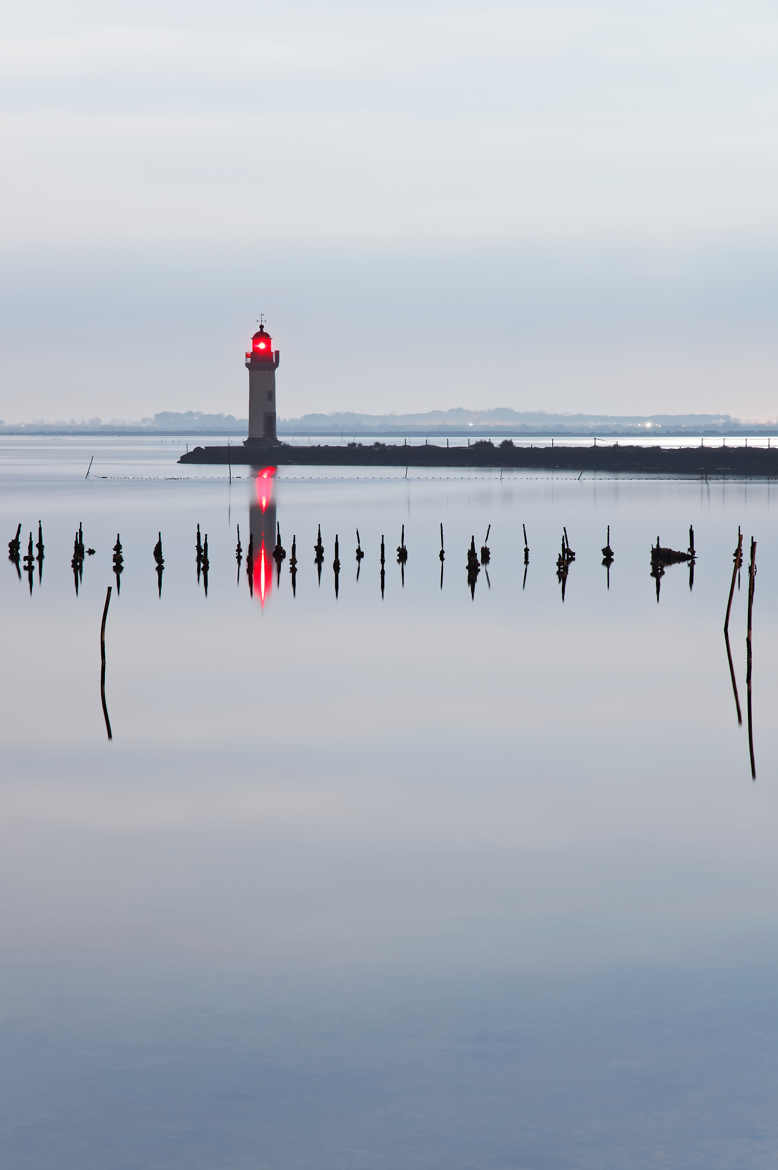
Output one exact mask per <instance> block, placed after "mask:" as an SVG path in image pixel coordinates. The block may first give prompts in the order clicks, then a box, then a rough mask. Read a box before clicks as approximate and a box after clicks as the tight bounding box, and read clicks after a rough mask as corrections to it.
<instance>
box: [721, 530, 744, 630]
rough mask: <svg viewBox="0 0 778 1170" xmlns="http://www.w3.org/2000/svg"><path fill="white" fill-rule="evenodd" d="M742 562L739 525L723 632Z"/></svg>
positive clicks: (726, 625)
mask: <svg viewBox="0 0 778 1170" xmlns="http://www.w3.org/2000/svg"><path fill="white" fill-rule="evenodd" d="M742 563H743V533H742V532H741V531H740V525H738V530H737V546H736V548H735V551H734V553H733V554H732V580H731V581H730V583H729V597H728V598H727V612H726V614H725V617H724V633H725V634H726V632H727V630H728V629H729V615H730V613H731V612H732V598H733V596H734V593H735V578H736V577H737V574H738V572H739V570H740V566H741V564H742Z"/></svg>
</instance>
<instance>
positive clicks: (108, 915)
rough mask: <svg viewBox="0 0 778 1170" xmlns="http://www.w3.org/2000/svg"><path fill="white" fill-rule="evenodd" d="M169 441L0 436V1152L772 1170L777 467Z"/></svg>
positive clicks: (98, 1157) (124, 1167)
mask: <svg viewBox="0 0 778 1170" xmlns="http://www.w3.org/2000/svg"><path fill="white" fill-rule="evenodd" d="M198 441H201V440H198ZM185 445H186V442H185V440H183V439H180V440H179V439H176V438H174V437H170V438H165V439H148V438H135V439H131V438H124V439H104V438H91V437H90V438H66V439H64V438H63V439H57V438H41V439H32V438H23V439H14V438H10V437H8V438H3V439H0V533H2V534H3V540H6V541H7V540H11V539H12V537H13V536H14V534H15V532H16V528H17V524H19V523H21V525H22V528H21V550H20V551H21V556H20V563H19V568H18V570H17V567H16V565H15V563H14V562H13V561H9V560H6V556H5V551H4V552H3V563H2V568H1V571H0V647H1V653H2V673H1V674H0V739H1V750H2V757H1V763H0V776H1V779H0V802H1V805H0V808H1V810H2V816H1V817H0V880H1V882H2V890H3V897H2V901H1V902H0V945H1V946H2V960H1V961H0V1084H1V1085H2V1092H0V1150H2V1155H1V1156H0V1163H1V1164H2V1165H3V1166H7V1167H9V1170H624V1168H630V1170H655V1168H659V1167H667V1168H671V1170H741V1168H742V1170H762V1168H765V1170H766V1168H767V1167H770V1168H772V1167H774V1165H775V1159H776V1150H778V978H777V976H778V968H777V962H778V897H777V896H776V890H778V797H777V796H776V790H777V789H778V721H776V719H775V716H774V706H773V704H774V703H775V701H776V696H777V695H778V688H777V687H776V675H777V674H778V532H777V531H776V520H778V484H774V483H772V482H769V481H764V480H752V481H743V480H733V479H727V480H720V479H717V480H713V479H711V480H710V481H705V480H701V479H677V480H672V481H670V480H658V479H653V478H639V477H623V478H614V477H608V476H603V475H599V476H592V475H590V474H588V473H587V474H586V475H582V476H581V477H578V476H576V475H566V474H561V473H557V474H551V473H547V474H543V473H536V474H535V473H533V474H527V473H526V472H516V473H511V474H507V473H504V474H502V476H501V474H500V472H482V471H479V472H477V473H475V472H474V473H472V474H462V473H457V474H455V473H453V472H452V473H450V474H449V473H446V472H443V471H441V472H436V473H434V474H429V473H427V472H423V471H420V470H414V469H410V470H409V471H408V474H407V478H406V476H405V474H404V471H394V470H387V471H385V472H383V471H382V470H381V469H376V468H370V469H369V470H365V472H364V473H359V472H358V471H352V470H348V471H344V470H342V469H338V468H331V469H328V468H316V469H313V470H311V469H302V468H301V469H295V468H284V469H281V470H280V471H279V472H278V473H274V471H273V469H272V468H266V469H262V470H263V471H264V474H262V471H258V472H257V473H252V472H251V471H250V470H249V469H248V468H246V467H239V468H236V469H235V470H234V471H233V474H232V479H231V481H230V478H229V469H225V468H223V467H215V468H207V467H196V466H195V467H192V466H185V467H182V466H178V465H177V464H176V458H177V456H178V455H179V454H180V453H181V452H182V451H183V450H184V449H185ZM92 457H93V462H92V465H91V469H90V470H89V474H88V476H87V474H86V473H87V468H88V466H89V463H90V459H92ZM39 521H40V522H41V525H42V533H43V540H44V545H45V550H44V557H43V560H42V562H39V561H38V560H34V561H33V564H32V566H31V570H32V571H31V572H27V571H26V566H25V565H24V563H23V560H22V558H23V555H24V554H25V553H26V552H27V545H28V534H30V533H31V534H32V539H33V543H35V542H36V541H37V536H38V522H39ZM79 524H81V525H82V531H83V538H84V548H85V555H84V561H83V568H82V571H79V568H78V566H76V568H75V569H74V567H73V566H72V564H71V560H72V558H73V552H74V538H75V534H76V532H77V530H78V528H79ZM198 524H199V525H200V531H201V539H203V540H204V538H205V536H206V535H207V538H208V572H207V591H206V580H205V578H206V574H205V573H204V572H203V571H202V565H201V571H200V573H199V576H198V572H197V565H196V559H195V544H196V529H197V525H198ZM441 524H442V526H443V540H444V549H445V557H444V560H443V561H441V559H440V557H439V552H440V547H441V535H440V526H441ZM319 525H320V526H321V536H322V543H323V547H324V556H323V561H322V564H321V576H320V579H319V575H318V572H317V566H316V564H315V562H314V545H315V543H316V539H317V532H318V526H319ZM522 525H526V533H527V544H528V547H529V554H528V563H527V564H525V554H524V533H523V528H522ZM690 525H693V528H694V536H695V550H696V560H695V562H694V564H693V566H692V567H691V570H690V566H689V565H688V564H685V563H684V564H678V565H672V566H670V567H668V568H667V569H666V571H665V572H664V573H663V574H661V575H660V576H659V578H657V576H656V575H655V576H652V575H651V557H650V550H651V545H652V544H654V543H655V542H656V540H657V537H659V538H660V540H661V544H662V545H663V546H671V547H674V548H676V549H679V550H681V551H685V550H686V549H687V547H688V543H689V526H690ZM489 526H491V527H490V528H489ZM608 526H610V543H611V545H612V547H613V551H614V560H613V563H612V565H611V566H610V568H608V567H607V566H605V565H603V563H602V560H603V558H602V553H601V548H602V546H604V545H605V544H606V533H607V528H608ZM738 526H740V527H741V529H742V532H743V536H744V550H745V561H744V564H743V567H742V569H741V570H740V573H739V574H736V579H735V587H734V595H733V604H732V616H731V620H730V631H729V635H730V650H731V662H732V666H731V669H730V662H729V659H728V656H727V647H726V644H725V641H724V636H723V632H722V626H723V621H724V613H725V609H726V604H727V596H728V593H729V589H730V583H731V579H732V569H733V560H732V554H733V551H734V548H735V545H736V543H737V535H738ZM238 528H239V529H240V543H241V560H240V562H238V561H237V560H236V555H235V553H236V545H237V543H238ZM487 529H489V536H488V540H487V539H486V534H487ZM563 529H566V532H567V537H568V540H569V544H570V547H571V548H572V549H573V550H574V551H575V553H576V556H575V559H574V560H573V561H572V562H571V563H570V565H569V568H568V571H567V574H566V575H565V576H564V577H563V579H560V575H559V573H558V572H557V557H558V556H559V553H560V548H561V541H562V535H563ZM357 530H358V531H359V541H360V547H361V548H362V549H363V550H364V554H365V555H364V558H363V559H362V561H361V562H360V563H358V562H357V559H356V555H355V553H356V548H357ZM403 534H404V541H405V545H406V547H407V550H408V557H407V563H406V564H405V565H404V566H401V565H399V564H398V563H397V555H396V549H397V546H398V545H400V544H401V539H402V537H403ZM278 535H280V542H281V544H282V546H283V548H284V549H285V552H286V557H285V559H284V560H282V561H281V562H280V571H279V570H278V568H277V565H276V562H275V561H274V560H273V556H272V552H273V548H274V546H275V544H276V539H277V536H278ZM382 535H383V537H384V542H385V550H386V560H385V568H384V580H383V592H382V587H381V571H380V570H381V566H380V543H381V537H382ZM158 536H160V537H161V545H162V559H163V560H164V565H163V566H162V569H161V572H159V571H158V570H157V565H156V562H155V559H154V555H153V550H154V546H155V543H156V542H157V540H158ZM336 536H337V537H338V555H339V560H340V562H341V563H340V572H339V573H338V575H337V592H336V581H335V573H334V571H333V561H334V559H335V538H336ZM752 536H753V537H754V538H755V539H756V541H757V548H756V565H757V573H756V577H755V583H754V600H753V636H752V647H753V659H752V676H751V690H750V695H749V690H748V687H747V680H746V622H747V601H748V586H749V573H748V562H749V548H750V544H749V542H750V538H751V537H752ZM117 537H118V539H119V542H120V544H121V551H122V561H121V568H122V571H121V572H120V573H119V574H118V575H117V574H116V573H115V572H114V565H113V554H112V549H113V548H114V546H115V544H116V543H117ZM293 538H294V539H295V550H296V556H297V572H296V574H294V576H293V575H292V574H291V573H290V569H289V564H290V560H291V553H292V541H293ZM471 538H473V540H474V546H475V548H476V550H477V554H478V559H479V571H478V573H477V575H476V579H475V581H473V582H471V583H470V584H469V583H468V579H467V570H466V565H467V551H468V548H469V546H470V543H471ZM250 544H251V551H252V554H253V555H252V561H251V565H250V571H247V568H248V566H247V554H248V551H249V545H250ZM482 545H484V546H486V547H488V563H487V564H484V565H483V566H481V564H480V561H481V556H480V553H481V546H482ZM3 549H5V545H3ZM88 549H94V554H90V553H88V552H87V551H86V550H88ZM738 578H739V579H738ZM293 585H294V588H293ZM108 586H111V598H110V603H109V606H108V611H107V617H106V626H105V651H106V653H105V671H104V675H103V687H102V692H101V655H100V625H101V618H102V615H103V611H104V606H105V600H106V590H107V587H108ZM117 586H118V587H117ZM563 587H564V595H563ZM103 700H104V701H103ZM749 705H750V708H751V733H752V740H753V751H754V760H753V763H754V772H755V779H754V778H752V762H751V757H750V751H749V736H748V731H749V728H748V723H749V719H748V709H749ZM738 712H739V714H740V720H742V721H740V720H739V717H738ZM109 734H110V738H109Z"/></svg>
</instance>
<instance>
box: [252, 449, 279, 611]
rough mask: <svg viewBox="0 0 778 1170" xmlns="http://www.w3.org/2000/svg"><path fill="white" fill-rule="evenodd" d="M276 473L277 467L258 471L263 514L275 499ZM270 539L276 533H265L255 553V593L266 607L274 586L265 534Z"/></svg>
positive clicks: (257, 488) (259, 501) (258, 501)
mask: <svg viewBox="0 0 778 1170" xmlns="http://www.w3.org/2000/svg"><path fill="white" fill-rule="evenodd" d="M275 473H276V468H275V467H263V468H262V470H261V471H258V472H257V477H256V492H257V503H258V504H259V507H260V510H261V512H262V514H263V515H264V513H265V512H266V511H267V509H268V505H269V504H270V503H272V500H273V478H274V476H275ZM266 535H267V538H268V540H270V539H271V537H272V539H275V533H274V532H273V533H267V534H266V533H264V532H263V534H262V539H261V542H260V546H259V551H258V552H257V553H255V555H254V593H255V595H256V596H257V597H258V598H259V601H260V605H262V607H263V608H264V605H265V602H266V601H267V599H268V597H269V596H270V591H271V589H272V588H273V568H272V565H271V563H270V562H271V558H270V553H269V552H268V550H267V548H266V547H265V536H266Z"/></svg>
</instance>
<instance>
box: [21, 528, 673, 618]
mask: <svg viewBox="0 0 778 1170" xmlns="http://www.w3.org/2000/svg"><path fill="white" fill-rule="evenodd" d="M21 528H22V526H21V523H20V524H19V525H18V526H17V529H16V533H15V535H14V537H13V538H12V539H11V540H10V541H9V542H8V555H9V559H10V560H11V561H12V562H13V563H14V564H15V565H16V568H17V572H18V574H19V576H20V577H21V565H23V566H24V570H25V572H26V573H27V575H28V578H29V581H30V589H31V590H32V579H33V572H34V564H37V567H38V579H39V583H40V582H41V581H42V577H43V558H44V544H43V528H42V524H41V522H40V521H39V522H38V540H37V543H36V544H35V545H33V537H32V532H30V534H29V538H28V543H27V552H26V554H25V555H24V557H22V556H21ZM522 532H523V536H524V566H525V570H524V580H525V583H526V573H527V566H528V565H529V558H530V549H529V543H528V540H527V528H526V525H525V524H522ZM490 533H491V524H489V525H488V527H487V529H486V534H485V536H484V539H483V543H482V544H481V546H480V549H478V548H477V547H476V541H475V536H474V535H473V536H471V539H470V545H469V547H468V549H467V554H466V564H465V568H466V575H467V582H468V586H469V587H470V591H471V595H473V596H474V594H475V584H476V581H477V580H478V576H479V574H480V572H481V570H482V569H483V570H487V573H486V575H487V580H488V565H489V563H490V561H491V551H490V548H489V535H490ZM33 550H35V551H33ZM94 552H95V550H94V549H93V548H87V547H85V542H84V531H83V525H82V524H80V523H79V526H78V529H77V530H76V533H75V536H74V540H73V556H72V558H71V567H72V569H73V579H74V585H75V589H76V593H78V590H79V585H80V583H81V581H82V579H83V571H84V558H85V557H86V556H92V555H93V554H94ZM257 552H258V550H255V548H254V537H253V535H252V536H250V537H249V542H248V546H247V549H246V553H245V559H246V567H247V571H248V574H249V579H250V586H251V585H252V580H253V565H254V559H255V554H256V553H257ZM601 552H602V564H603V566H604V567H605V568H606V570H607V582H608V587H610V568H611V565H612V564H613V562H614V559H615V554H614V551H613V548H612V547H611V536H610V525H608V528H607V534H606V543H605V545H604V546H603V547H602V549H601ZM152 555H153V559H154V564H155V568H156V574H157V582H158V592H159V594H160V596H161V593H162V576H163V572H164V568H165V554H164V549H163V544H162V533H161V531H160V532H158V533H157V540H156V543H155V544H154V546H153V549H152ZM354 555H355V560H356V563H357V578H359V572H360V568H361V565H362V561H363V560H364V557H365V550H364V548H363V547H362V542H361V538H360V534H359V529H357V530H356V548H355V553H354ZM243 556H244V554H243V545H242V542H241V537H240V525H238V528H237V544H236V547H235V558H236V560H237V563H238V572H239V573H240V566H241V563H242V561H243ZM270 556H271V557H272V559H273V561H274V563H275V566H276V575H277V579H278V580H280V573H281V566H282V565H283V563H284V561H285V560H286V556H287V553H286V549H285V548H284V546H283V543H282V540H281V528H280V525H279V524H276V538H275V544H274V546H273V548H272V550H271V551H270ZM395 558H396V561H397V564H398V565H399V566H400V569H401V576H402V581H403V584H404V583H405V566H406V564H407V563H408V546H407V544H406V542H405V525H404V524H403V525H402V527H401V531H400V543H399V544H398V545H397V547H396V550H395ZM438 558H439V560H440V567H441V574H440V584H441V588H442V585H443V564H444V562H445V559H446V550H445V543H444V532H443V524H442V523H441V525H440V550H439V552H438ZM695 560H696V552H695V546H694V528H693V527H691V526H690V528H689V547H688V549H687V551H686V552H682V551H680V550H677V549H673V548H670V547H668V546H663V545H662V544H661V542H660V540H659V537H657V542H656V545H654V546H652V548H651V576H652V577H654V578H655V579H656V591H657V600H658V599H659V589H660V580H661V577H662V576H663V575H664V572H665V569H666V568H667V567H668V566H669V565H672V564H678V563H680V562H688V563H689V565H690V585H691V584H693V571H694V562H695ZM324 561H325V548H324V541H323V538H322V532H321V525H318V528H317V535H316V542H315V544H314V564H315V566H316V570H317V575H318V579H319V581H321V572H322V566H323V564H324ZM574 561H575V551H574V550H573V548H572V546H571V544H570V540H569V538H568V534H567V528H566V527H563V529H562V541H561V548H560V552H559V554H558V556H557V560H556V572H557V579H558V581H559V582H560V584H561V587H562V600H564V597H565V588H566V583H567V577H568V573H569V571H570V567H571V565H572V564H573V562H574ZM195 563H196V570H197V579H198V582H199V581H201V580H202V582H203V586H204V589H205V591H206V593H207V591H208V572H209V568H210V556H209V550H208V534H207V533H205V534H204V535H203V534H202V533H201V530H200V525H199V524H198V525H197V529H196V534H195ZM385 566H386V542H385V537H384V534H383V533H382V534H381V542H380V551H379V568H380V572H381V575H382V576H383V574H384V572H385ZM112 567H113V572H114V575H115V578H116V588H117V593H118V592H120V589H121V574H122V572H123V570H124V552H123V547H122V542H121V536H120V534H119V533H118V532H117V534H116V542H115V544H114V546H113V550H112ZM332 568H333V572H334V573H335V576H336V578H337V577H338V575H339V573H340V571H341V557H340V538H339V536H338V535H337V534H336V536H335V545H334V556H333V561H332ZM297 569H298V557H297V537H296V535H293V536H292V545H291V555H290V558H289V570H290V573H291V576H292V585H293V588H294V587H295V579H296V574H297ZM382 585H383V581H382ZM336 589H337V581H336Z"/></svg>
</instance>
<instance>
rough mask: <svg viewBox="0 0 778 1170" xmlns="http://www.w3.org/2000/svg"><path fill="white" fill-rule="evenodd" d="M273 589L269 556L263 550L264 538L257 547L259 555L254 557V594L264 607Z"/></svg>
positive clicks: (264, 549)
mask: <svg viewBox="0 0 778 1170" xmlns="http://www.w3.org/2000/svg"><path fill="white" fill-rule="evenodd" d="M272 588H273V570H272V568H271V567H270V555H269V553H268V551H267V549H266V548H265V541H264V538H263V540H262V544H261V545H260V546H259V553H258V554H257V555H256V556H255V557H254V593H255V594H256V596H257V597H259V601H260V604H261V605H262V606H263V607H264V604H265V601H266V600H267V598H268V597H269V596H270V590H271V589H272Z"/></svg>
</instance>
